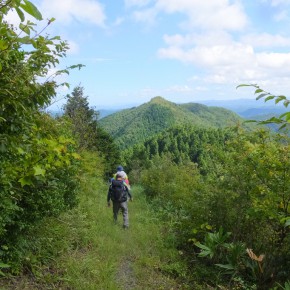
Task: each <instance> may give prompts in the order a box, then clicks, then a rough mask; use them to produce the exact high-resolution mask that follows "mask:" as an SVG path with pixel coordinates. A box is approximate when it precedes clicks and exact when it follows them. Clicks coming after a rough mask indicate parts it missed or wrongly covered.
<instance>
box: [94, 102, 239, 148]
mask: <svg viewBox="0 0 290 290" xmlns="http://www.w3.org/2000/svg"><path fill="white" fill-rule="evenodd" d="M242 121H243V119H242V118H241V117H239V116H238V115H237V114H235V113H233V112H232V111H230V110H226V109H224V108H219V107H208V106H205V105H201V104H196V103H189V104H182V105H179V104H175V103H172V102H169V101H167V100H165V99H164V98H162V97H155V98H153V99H151V101H150V102H148V103H145V104H143V105H141V106H138V107H134V108H131V109H125V110H122V111H119V112H117V113H114V114H112V115H110V116H107V117H105V118H103V119H101V120H100V125H101V126H102V127H103V128H104V129H105V130H106V131H107V132H109V133H110V134H111V135H112V136H113V138H114V139H115V140H116V142H117V144H118V145H119V146H120V147H121V148H126V147H128V146H132V145H134V144H137V143H141V142H144V141H145V140H147V139H148V138H150V137H152V136H154V135H155V134H157V133H159V132H162V131H164V130H166V129H168V128H170V127H172V126H175V125H182V124H189V125H194V126H197V127H203V128H212V127H215V128H222V127H226V126H231V125H234V124H237V123H239V122H242Z"/></svg>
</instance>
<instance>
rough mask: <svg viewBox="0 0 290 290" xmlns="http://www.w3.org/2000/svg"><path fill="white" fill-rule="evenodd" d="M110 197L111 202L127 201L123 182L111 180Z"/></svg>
mask: <svg viewBox="0 0 290 290" xmlns="http://www.w3.org/2000/svg"><path fill="white" fill-rule="evenodd" d="M111 197H112V200H113V201H118V202H124V201H126V200H127V192H126V188H125V185H124V183H123V180H115V179H113V180H112V185H111Z"/></svg>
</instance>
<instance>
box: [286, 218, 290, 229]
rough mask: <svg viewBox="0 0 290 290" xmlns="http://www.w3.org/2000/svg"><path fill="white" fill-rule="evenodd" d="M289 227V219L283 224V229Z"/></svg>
mask: <svg viewBox="0 0 290 290" xmlns="http://www.w3.org/2000/svg"><path fill="white" fill-rule="evenodd" d="M286 227H290V218H289V219H288V220H287V221H286V222H285V228H286Z"/></svg>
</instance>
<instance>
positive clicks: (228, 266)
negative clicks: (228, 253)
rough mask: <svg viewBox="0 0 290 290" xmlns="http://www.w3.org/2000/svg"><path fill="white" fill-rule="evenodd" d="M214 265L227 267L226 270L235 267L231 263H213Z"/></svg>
mask: <svg viewBox="0 0 290 290" xmlns="http://www.w3.org/2000/svg"><path fill="white" fill-rule="evenodd" d="M215 265H216V266H218V267H220V268H224V269H227V270H235V267H234V266H233V265H231V264H215Z"/></svg>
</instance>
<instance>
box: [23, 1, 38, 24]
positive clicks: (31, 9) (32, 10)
mask: <svg viewBox="0 0 290 290" xmlns="http://www.w3.org/2000/svg"><path fill="white" fill-rule="evenodd" d="M20 7H21V8H22V9H23V10H24V11H25V12H27V13H28V14H30V15H31V16H33V17H34V18H35V19H37V20H42V15H41V13H40V12H39V10H38V9H37V8H36V6H35V5H34V4H32V3H31V2H30V1H28V0H24V4H21V5H20Z"/></svg>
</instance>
